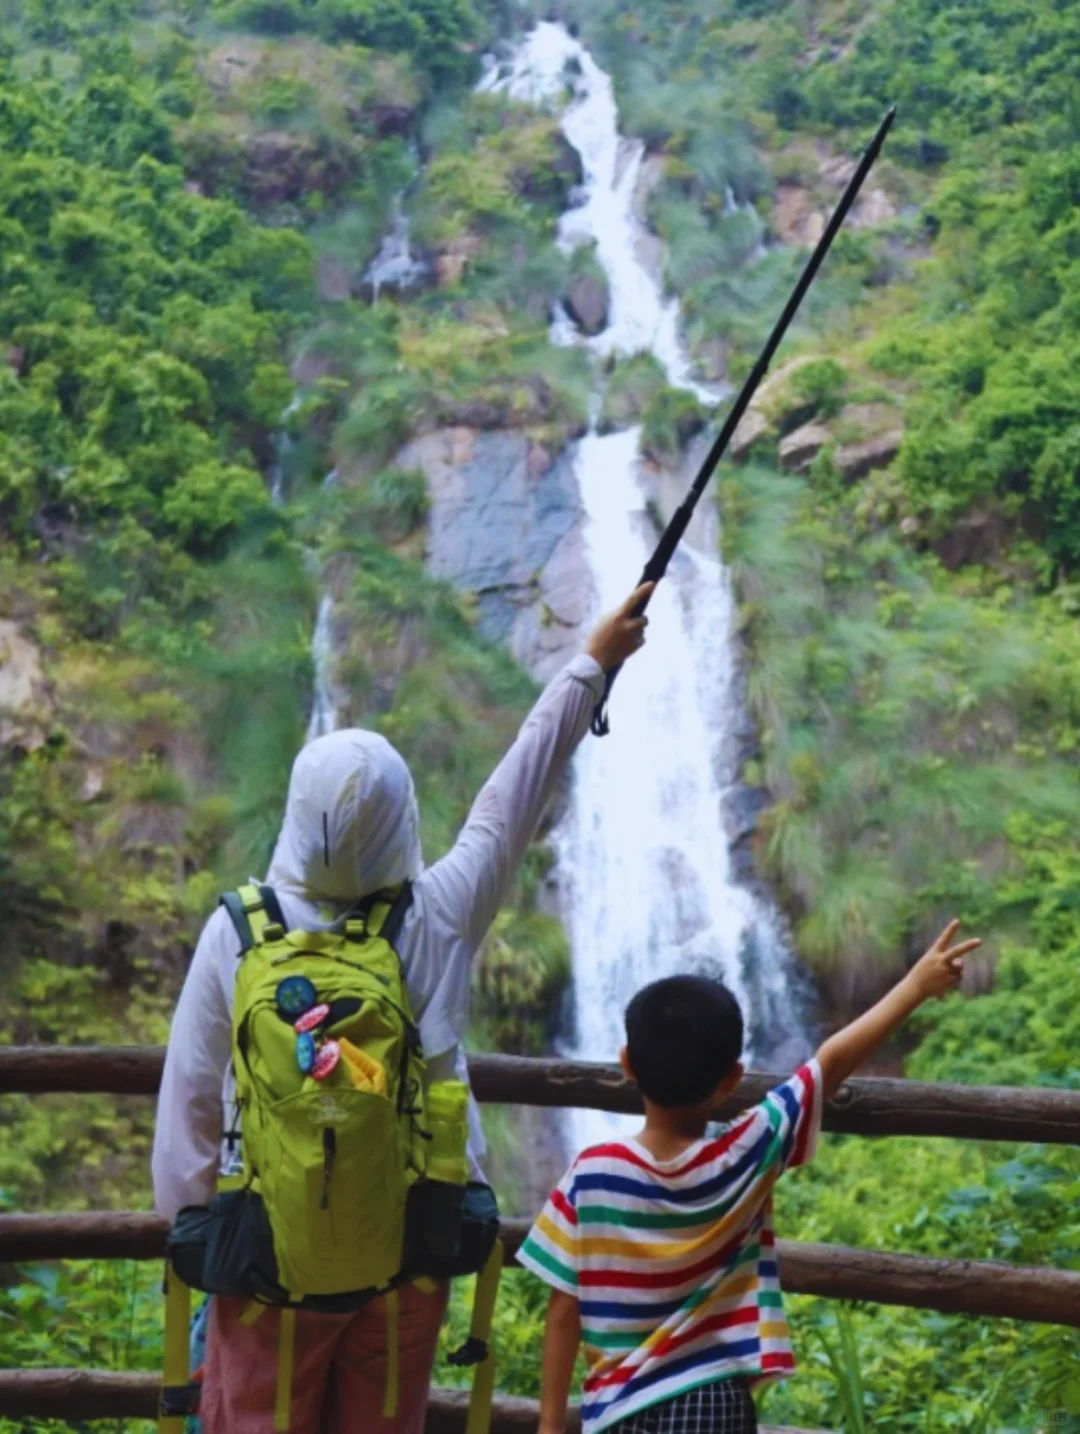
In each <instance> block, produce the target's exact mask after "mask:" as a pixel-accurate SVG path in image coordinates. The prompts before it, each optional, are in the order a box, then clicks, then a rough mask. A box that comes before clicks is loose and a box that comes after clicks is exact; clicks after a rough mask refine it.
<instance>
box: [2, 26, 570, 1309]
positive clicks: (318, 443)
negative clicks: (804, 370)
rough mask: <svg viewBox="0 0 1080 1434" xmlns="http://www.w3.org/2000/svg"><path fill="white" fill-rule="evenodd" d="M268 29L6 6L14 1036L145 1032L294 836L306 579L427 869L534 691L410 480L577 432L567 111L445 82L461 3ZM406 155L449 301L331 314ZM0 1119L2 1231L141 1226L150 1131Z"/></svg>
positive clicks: (557, 977) (5, 374) (131, 1036)
mask: <svg viewBox="0 0 1080 1434" xmlns="http://www.w3.org/2000/svg"><path fill="white" fill-rule="evenodd" d="M270 8H272V7H263V15H262V19H261V20H260V21H259V25H258V26H257V27H255V30H256V33H251V32H250V31H248V32H245V31H242V30H232V31H230V30H226V29H224V28H222V26H223V24H224V23H226V22H227V23H228V24H230V25H239V24H240V23H241V20H242V17H241V16H240V14H239V9H238V8H237V7H233V8H232V9H231V10H229V11H228V13H226V7H210V6H208V5H206V4H200V3H195V0H193V3H189V4H187V5H185V6H182V7H179V9H178V10H172V9H166V8H165V7H163V6H159V5H157V4H154V3H145V4H142V3H134V0H133V3H131V4H130V5H121V6H119V7H118V6H117V5H115V4H112V3H109V4H106V3H101V4H95V5H88V6H85V7H81V8H80V9H79V11H78V13H77V14H71V15H69V14H68V13H67V12H63V11H62V10H61V9H60V7H57V6H54V5H51V4H49V3H46V0H41V3H39V4H36V5H33V6H28V7H21V6H0V27H6V28H0V34H2V36H3V39H4V45H3V46H2V47H0V50H2V58H0V136H2V137H3V139H4V146H3V148H4V154H3V158H2V160H0V169H2V171H3V173H2V179H3V183H2V185H0V193H2V196H3V198H2V200H0V225H2V226H3V240H4V241H3V243H2V244H0V270H2V281H3V282H2V290H3V293H2V297H0V358H2V359H3V362H2V363H0V419H2V422H0V429H2V436H0V515H2V517H3V527H4V540H3V545H2V547H0V616H2V618H3V621H4V624H5V626H4V628H3V638H2V640H3V642H4V643H5V644H6V643H7V642H8V641H9V638H8V636H7V633H8V632H9V630H10V631H11V632H13V633H14V634H16V637H17V641H18V643H19V644H21V649H20V651H22V652H23V657H22V659H21V660H23V661H25V662H28V663H29V666H28V667H27V672H28V673H29V677H28V679H27V680H28V681H29V683H30V686H31V688H32V689H33V690H32V693H31V697H32V701H31V702H30V703H29V704H28V705H27V704H24V709H25V710H23V711H22V712H21V713H20V714H17V715H16V717H15V718H14V719H13V720H12V721H11V722H10V723H8V722H7V719H6V717H5V724H6V725H5V727H4V737H3V740H4V744H5V745H4V747H3V749H2V755H0V841H2V854H0V904H2V905H3V907H4V910H5V915H6V920H5V927H4V932H3V960H4V962H5V968H6V979H5V990H4V996H3V1000H2V1001H0V1038H3V1039H5V1040H15V1041H24V1042H34V1041H61V1042H65V1041H67V1042H128V1041H161V1040H163V1039H164V1037H165V1035H166V1032H167V1020H168V1013H169V1011H170V1009H171V1006H172V1003H173V1001H174V999H175V993H176V990H177V988H178V984H179V980H180V978H181V975H182V971H183V967H184V964H185V961H186V958H187V957H188V955H189V953H190V951H191V947H192V942H193V940H194V937H195V935H196V933H197V931H198V929H199V925H200V924H201V922H202V920H203V919H204V917H205V914H206V912H207V911H208V910H209V909H210V908H211V907H212V905H213V903H214V901H215V900H216V897H217V894H218V892H219V891H220V890H221V889H222V887H223V886H224V885H226V884H227V883H231V882H235V880H236V879H237V877H238V875H243V874H246V873H247V872H249V871H251V870H259V869H262V868H263V866H264V864H265V860H266V857H267V854H268V851H269V847H270V843H271V842H272V840H273V836H274V833H275V831H276V826H277V822H278V819H279V814H280V810H281V803H282V799H283V796H284V790H285V784H286V781H287V778H288V772H289V767H290V765H291V761H292V757H293V755H294V754H295V751H296V750H297V747H298V746H299V744H300V742H301V741H302V738H303V732H304V723H305V713H306V708H307V706H308V704H309V701H310V686H311V663H310V652H309V649H310V633H311V628H312V623H313V620H314V611H315V605H316V596H317V591H318V583H317V580H316V572H315V570H314V564H313V558H315V559H317V560H318V562H319V564H320V565H321V566H322V568H323V579H324V580H325V581H329V582H330V584H331V586H332V588H333V591H334V594H335V608H336V613H337V616H338V620H339V621H338V625H339V627H340V628H341V629H342V630H343V631H344V630H345V629H346V628H347V630H348V632H349V634H350V636H349V640H348V643H347V644H346V645H345V647H344V649H343V650H342V651H341V653H340V654H339V657H340V662H339V667H340V672H339V674H338V677H339V680H340V682H341V683H343V684H344V685H345V687H346V688H347V690H348V694H349V711H348V717H349V719H351V720H355V721H358V722H367V723H371V724H372V725H375V726H378V727H379V728H380V729H381V730H384V731H385V732H387V734H388V735H389V736H391V737H392V739H393V740H394V741H395V742H397V743H398V744H399V746H400V747H401V749H402V750H403V752H404V753H405V755H406V757H407V758H408V760H409V761H410V764H411V765H412V767H413V769H414V772H415V774H416V778H417V785H418V789H419V792H420V797H421V802H422V805H423V809H424V823H425V826H424V836H425V840H426V842H427V846H428V850H429V852H434V851H437V850H439V849H444V848H445V847H446V846H447V845H448V844H449V843H450V841H451V840H452V839H453V836H454V835H455V833H456V831H457V829H458V827H459V825H460V823H461V820H462V819H463V817H464V815H465V812H466V810H467V808H468V805H469V803H470V802H471V800H472V798H473V796H474V795H475V793H476V791H477V790H478V788H479V786H480V784H481V782H482V780H483V779H484V777H485V776H486V775H487V773H488V772H489V771H490V769H491V767H492V766H493V765H494V762H495V761H496V759H497V757H498V756H499V754H500V753H501V751H502V749H503V748H504V747H505V745H506V744H507V742H508V741H509V740H510V737H511V736H512V734H513V731H514V729H515V727H516V724H517V722H518V721H519V720H520V717H521V715H522V714H523V712H524V711H525V709H526V707H527V705H528V703H529V701H530V700H531V697H532V695H533V691H534V689H533V687H532V685H531V684H530V683H529V682H528V681H527V680H526V679H524V677H523V676H522V674H521V673H520V672H519V671H518V670H517V669H516V668H515V667H514V665H513V664H512V663H511V662H510V660H509V659H508V658H506V657H505V656H504V655H503V654H501V653H498V652H496V651H494V650H492V649H491V648H490V647H489V646H488V645H487V644H485V643H484V642H482V641H480V640H479V639H478V638H477V636H476V634H475V632H474V630H473V627H472V624H471V616H470V612H469V610H468V607H467V605H466V604H464V603H463V602H462V601H461V600H460V599H458V598H456V597H455V596H454V595H452V594H451V593H450V592H449V591H448V590H447V589H446V588H445V587H443V586H440V585H438V584H435V583H432V582H430V581H429V580H428V579H427V578H426V577H425V575H424V574H423V572H422V569H421V567H420V563H419V561H418V556H417V553H418V546H417V541H416V535H417V531H418V528H419V527H420V525H422V523H423V521H424V518H425V515H426V511H427V493H426V487H425V483H424V479H423V476H422V475H421V474H418V473H415V472H405V471H401V470H400V468H398V467H397V466H396V465H395V462H394V459H395V456H396V453H397V450H398V448H399V447H400V445H401V444H402V443H403V442H404V441H405V440H406V439H407V438H409V437H411V436H412V435H413V434H415V433H416V432H417V431H418V430H420V429H422V428H423V427H424V426H425V425H428V426H430V425H433V424H437V423H446V422H468V423H473V424H476V425H478V426H485V425H488V426H491V425H497V424H504V423H505V424H509V425H517V426H524V427H526V428H528V429H529V430H530V432H532V434H533V435H534V436H535V437H536V438H538V439H540V440H542V441H546V442H549V443H551V444H552V445H553V446H556V445H558V444H559V443H561V442H562V441H563V440H564V438H565V435H566V434H567V433H568V432H570V431H572V430H574V429H576V428H578V427H580V425H581V423H582V422H583V414H584V409H583V398H582V385H581V383H580V378H581V374H582V371H581V365H580V361H579V360H578V358H577V356H575V355H569V354H556V353H553V352H552V351H551V350H550V348H549V346H548V345H547V342H546V332H545V317H546V313H547V310H548V307H549V305H550V303H551V302H552V300H553V297H554V295H555V294H557V293H558V292H559V291H560V288H561V286H562V284H563V282H564V277H565V261H564V260H563V259H562V257H561V256H560V255H559V254H558V251H557V250H556V249H555V246H554V243H553V238H554V220H555V215H556V213H557V212H558V207H559V205H560V204H561V202H562V196H563V194H564V192H565V188H566V185H567V184H568V183H570V182H572V180H573V178H574V176H575V173H576V171H573V169H572V167H569V168H568V166H567V158H566V154H565V152H564V151H563V150H562V149H561V148H560V146H559V144H558V142H557V139H556V131H555V127H554V125H553V123H552V121H551V120H550V119H548V118H546V117H543V116H538V115H535V114H534V113H532V112H531V111H528V110H527V109H525V108H524V107H522V106H517V105H513V104H511V103H510V102H507V101H503V100H496V99H482V98H479V97H474V96H472V95H471V93H470V92H469V91H468V90H466V89H464V88H463V83H464V82H466V81H467V80H468V79H469V77H470V75H471V73H472V71H473V70H474V69H475V67H476V58H475V55H473V56H472V57H471V58H470V51H469V49H468V46H469V44H472V43H473V42H474V41H475V40H476V38H477V37H478V35H479V31H478V29H477V25H478V21H477V20H476V17H475V16H472V15H471V12H469V11H468V10H467V8H466V7H455V5H454V4H452V3H448V4H447V5H446V6H437V5H429V6H427V7H418V8H416V9H414V10H411V11H410V10H409V9H408V7H407V6H402V7H401V9H400V15H399V18H400V19H401V24H402V27H403V28H400V29H399V30H397V31H394V32H393V33H391V32H390V30H388V29H386V28H385V27H386V26H387V25H389V23H390V22H389V12H387V11H386V10H385V8H383V9H381V10H380V11H379V13H378V14H377V15H376V13H375V11H374V10H370V11H367V12H365V11H364V10H363V7H362V6H360V5H353V6H350V5H347V4H339V5H337V6H330V5H322V6H320V7H318V13H317V14H315V13H314V11H313V10H312V9H311V8H310V7H303V6H294V7H287V6H286V7H282V8H283V10H287V9H290V8H291V10H292V11H294V12H295V14H294V19H296V20H297V24H296V25H295V26H293V27H292V30H293V31H294V32H290V33H289V34H288V35H287V36H286V35H285V33H284V29H282V28H281V27H279V29H278V30H277V31H275V33H273V34H269V33H267V32H266V25H267V23H269V22H268V20H267V16H268V14H269V9H270ZM365 15H366V17H367V18H366V19H365ZM255 18H257V17H252V24H253V26H254V19H255ZM421 20H422V21H423V24H424V25H426V26H427V27H428V29H427V32H426V33H427V39H426V40H424V39H417V34H418V33H419V32H418V31H417V29H416V27H417V25H419V24H420V22H421ZM369 24H374V25H375V26H376V31H377V33H376V31H370V30H364V28H363V27H364V25H369ZM379 26H382V27H383V29H379V28H378V27H379ZM328 27H329V28H328ZM335 27H336V28H335ZM410 27H412V28H411V29H410ZM463 27H464V28H463ZM270 28H271V29H273V26H272V25H271V26H270ZM331 29H333V31H334V33H333V36H331V39H332V43H327V39H328V36H330V31H331ZM466 30H467V31H468V34H467V35H466V33H465V32H466ZM410 36H411V38H410ZM373 47H379V48H373ZM440 57H441V58H440ZM421 141H422V142H423V144H424V146H425V147H426V150H427V152H428V155H429V157H430V162H429V164H428V166H427V168H426V170H425V171H424V175H423V179H422V182H421V183H420V184H419V186H418V187H416V189H415V191H414V193H413V195H412V201H413V202H414V203H415V209H416V213H417V216H418V218H417V229H418V231H419V232H420V236H421V242H422V243H423V245H424V252H425V254H426V257H427V259H428V263H429V268H430V270H431V277H432V283H431V286H430V287H429V288H428V289H426V290H423V291H421V292H420V293H418V294H416V295H415V296H413V297H412V298H411V300H410V301H409V302H403V301H401V299H400V298H398V297H396V296H391V297H389V298H388V299H385V300H380V302H379V303H378V304H377V305H374V306H372V305H371V304H369V303H368V302H366V301H360V300H353V299H351V298H348V297H345V298H337V297H334V292H331V291H333V284H332V283H331V282H330V281H329V280H328V278H327V275H328V274H329V275H331V277H332V276H333V272H334V271H333V265H334V264H335V263H336V264H339V265H342V264H344V265H345V267H346V272H345V281H346V290H347V291H349V292H352V293H356V294H359V293H360V278H361V276H362V274H363V271H364V269H365V268H366V267H367V264H368V262H369V261H370V259H371V258H372V257H373V254H374V252H375V250H376V249H377V247H378V244H379V241H380V237H381V234H382V232H383V230H384V227H385V224H386V222H387V218H388V214H389V211H390V207H391V201H392V198H393V195H394V193H395V192H396V191H397V190H399V189H400V188H401V187H402V186H403V185H406V184H408V183H410V182H413V181H414V180H415V179H416V176H417V165H416V159H415V157H414V156H415V148H416V146H417V145H418V144H419V143H420V142H421ZM478 152H479V154H480V158H481V162H478V161H477V153H478ZM466 157H468V165H466V164H465V159H466ZM511 257H512V258H513V260H514V262H513V263H511V262H510V259H511ZM458 261H460V262H458ZM435 280H437V282H434V281H435ZM297 355H298V358H297ZM293 359H296V372H295V376H294V375H293V374H291V373H290V360H293ZM309 376H310V377H309ZM297 382H298V383H299V389H298V391H296V396H297V398H298V400H299V401H298V402H297V403H294V404H292V406H291V407H289V405H290V400H291V399H292V398H293V395H294V386H295V385H296V384H297ZM287 408H288V413H286V410H287ZM335 460H336V461H338V462H339V465H340V467H341V470H342V473H343V479H342V483H341V486H340V488H339V490H338V491H337V492H336V493H334V494H332V495H323V494H322V493H321V492H320V490H319V489H318V487H317V485H316V484H315V482H314V481H313V480H315V479H317V478H320V477H321V476H322V475H323V474H324V473H325V472H326V470H327V468H328V467H329V466H330V464H331V463H332V462H333V461H335ZM275 475H276V477H275ZM272 480H273V481H275V482H278V483H279V484H280V488H281V489H282V490H283V492H284V494H285V495H286V496H287V498H288V500H289V501H288V503H287V505H284V504H280V503H279V504H275V503H274V502H273V501H272V499H271V494H270V488H271V481H272ZM421 546H422V545H421ZM4 650H5V652H6V650H7V649H6V647H5V648H4ZM26 654H29V657H27V656H26ZM9 728H10V731H9ZM515 902H516V906H515V907H514V908H513V910H512V911H511V912H510V913H508V915H507V918H506V919H505V920H504V921H503V922H502V924H501V927H500V935H499V938H498V943H497V948H496V949H497V951H498V953H499V957H500V959H504V960H505V959H506V957H507V953H513V952H520V950H521V946H522V943H525V942H529V943H530V945H531V943H532V942H533V940H534V939H537V940H539V942H540V944H541V946H542V948H543V950H544V951H545V952H548V953H550V959H549V958H548V957H547V956H545V958H544V961H545V963H546V964H544V967H543V972H542V973H541V974H540V975H538V976H537V977H536V980H539V982H540V987H541V988H542V990H543V991H544V992H547V991H548V987H547V986H546V985H545V984H544V983H545V982H547V981H549V980H550V981H554V982H558V981H561V980H562V979H563V977H564V972H565V963H564V959H563V958H562V956H561V954H560V953H561V947H560V944H559V938H558V935H557V933H556V932H553V931H552V929H551V928H552V923H551V922H550V921H549V920H548V919H547V918H544V917H541V916H539V915H538V914H536V913H535V911H534V910H533V905H532V901H531V898H530V897H529V895H528V892H527V890H526V889H525V887H524V886H523V887H522V889H521V892H520V893H519V894H518V896H517V897H516V898H515ZM515 913H516V914H515ZM530 980H533V978H530ZM530 989H532V988H531V986H530ZM553 999H554V998H553V997H552V996H551V995H550V994H544V995H542V997H541V996H538V997H537V1001H538V1003H539V1004H538V1005H537V1009H536V1014H535V1016H534V1017H532V1018H530V1019H531V1020H533V1022H534V1024H533V1026H530V1031H531V1032H532V1034H530V1035H529V1036H528V1040H529V1041H531V1042H535V1040H536V1039H537V1038H538V1037H537V1035H536V1031H537V1030H539V1029H540V1027H542V1026H544V1025H545V1023H546V1022H549V1021H550V1006H551V1001H552V1000H553ZM493 1014H495V1015H497V1014H498V1010H497V1008H493ZM536 1023H539V1025H537V1024H536ZM505 1038H506V1039H508V1040H512V1041H518V1040H520V1039H525V1037H524V1036H522V1035H521V1034H520V1033H516V1034H506V1036H505ZM0 1118H2V1120H3V1124H4V1129H5V1136H6V1138H5V1141H4V1142H3V1145H4V1155H3V1157H2V1159H0V1190H2V1191H3V1198H4V1199H5V1200H6V1201H8V1202H9V1203H14V1204H15V1205H17V1206H19V1207H22V1208H33V1207H40V1206H53V1207H60V1208H63V1207H65V1206H67V1207H70V1206H72V1205H81V1206H95V1205H96V1206H101V1205H106V1204H121V1205H130V1204H132V1203H140V1204H145V1203H146V1201H147V1199H148V1192H147V1190H146V1180H145V1162H146V1150H147V1139H148V1133H149V1126H150V1120H151V1112H150V1110H149V1109H148V1108H147V1105H146V1103H145V1102H130V1103H117V1102H112V1101H107V1100H104V1099H101V1100H98V1099H96V1098H95V1099H88V1100H87V1101H86V1102H85V1104H79V1105H75V1104H72V1103H71V1102H70V1101H63V1100H59V1099H57V1100H40V1101H39V1100H35V1101H29V1100H18V1099H11V1100H8V1101H5V1102H4V1110H3V1113H2V1117H0ZM95 1278H96V1277H95ZM76 1287H77V1288H80V1289H81V1288H82V1285H81V1283H79V1282H78V1281H77V1282H76Z"/></svg>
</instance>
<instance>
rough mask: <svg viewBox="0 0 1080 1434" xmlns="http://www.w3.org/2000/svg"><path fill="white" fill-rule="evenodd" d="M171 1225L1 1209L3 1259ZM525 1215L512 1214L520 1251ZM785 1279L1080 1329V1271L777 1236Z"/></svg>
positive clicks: (806, 1286) (109, 1250) (137, 1249)
mask: <svg viewBox="0 0 1080 1434" xmlns="http://www.w3.org/2000/svg"><path fill="white" fill-rule="evenodd" d="M167 1228H168V1227H167V1225H166V1224H165V1222H164V1221H163V1220H159V1219H158V1218H157V1216H155V1215H143V1214H135V1213H115V1214H72V1215H2V1216H0V1264H2V1263H5V1262H8V1263H12V1264H15V1263H24V1262H27V1261H31V1260H60V1259H69V1260H79V1259H126V1260H156V1259H160V1258H161V1257H162V1256H163V1255H164V1251H165V1233H166V1230H167ZM527 1230H528V1222H527V1221H524V1220H506V1221H504V1222H503V1237H504V1240H505V1242H506V1246H507V1250H508V1252H509V1253H510V1254H512V1255H513V1254H516V1253H517V1250H518V1249H519V1247H520V1245H521V1243H522V1241H523V1240H524V1238H525V1235H526V1232H527ZM777 1255H778V1258H779V1262H780V1279H781V1283H782V1284H783V1287H784V1288H785V1289H786V1290H788V1291H789V1292H790V1293H791V1294H802V1295H820V1296H823V1297H825V1298H827V1299H839V1300H870V1301H873V1302H874V1303H876V1304H889V1305H906V1306H909V1307H910V1308H913V1309H928V1310H938V1311H940V1312H941V1313H943V1314H963V1315H975V1316H989V1317H991V1318H1004V1319H1022V1320H1030V1321H1032V1322H1034V1323H1038V1324H1061V1325H1071V1326H1073V1327H1074V1328H1078V1329H1080V1272H1077V1273H1073V1272H1071V1271H1067V1270H1051V1269H1036V1268H1032V1267H1030V1266H1024V1265H1007V1264H1004V1263H1001V1262H999V1261H994V1260H947V1259H932V1258H928V1257H927V1256H924V1255H895V1254H891V1253H889V1252H886V1251H884V1250H861V1249H854V1248H851V1247H849V1246H846V1245H814V1244H800V1243H797V1242H796V1241H793V1240H779V1241H777Z"/></svg>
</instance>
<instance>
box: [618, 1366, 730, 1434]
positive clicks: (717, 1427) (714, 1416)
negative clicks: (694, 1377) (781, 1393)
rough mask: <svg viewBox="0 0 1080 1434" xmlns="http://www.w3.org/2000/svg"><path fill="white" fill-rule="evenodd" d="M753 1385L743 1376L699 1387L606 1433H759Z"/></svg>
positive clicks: (650, 1408) (626, 1420)
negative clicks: (752, 1393) (751, 1389)
mask: <svg viewBox="0 0 1080 1434" xmlns="http://www.w3.org/2000/svg"><path fill="white" fill-rule="evenodd" d="M757 1427H758V1422H757V1413H756V1411H755V1409H754V1400H753V1397H752V1396H751V1394H750V1382H749V1380H747V1379H746V1378H744V1377H743V1376H742V1375H737V1376H736V1377H735V1378H734V1379H718V1380H716V1381H715V1383H713V1384H699V1385H698V1387H697V1388H696V1389H688V1390H687V1391H686V1393H685V1394H677V1395H676V1396H675V1398H674V1399H665V1400H664V1401H663V1403H661V1404H653V1405H650V1407H649V1408H648V1409H643V1410H642V1411H641V1413H640V1414H631V1415H630V1416H629V1417H628V1418H626V1419H620V1421H619V1422H618V1424H612V1425H611V1426H610V1427H609V1428H608V1429H607V1430H606V1431H605V1434H757Z"/></svg>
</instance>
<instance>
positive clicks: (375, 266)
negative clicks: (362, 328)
mask: <svg viewBox="0 0 1080 1434" xmlns="http://www.w3.org/2000/svg"><path fill="white" fill-rule="evenodd" d="M426 273H427V268H426V266H425V265H424V264H423V262H422V261H421V260H419V259H417V258H416V257H415V256H414V255H413V252H412V250H411V248H410V247H409V216H408V215H407V214H406V213H405V211H404V210H403V209H402V207H401V199H400V197H398V198H396V199H395V200H394V207H393V214H392V216H391V223H390V229H389V230H388V232H387V233H386V235H385V236H384V238H383V241H382V246H381V247H380V249H379V252H378V253H377V254H376V255H375V258H374V259H372V261H371V263H370V264H369V265H368V268H367V271H366V273H365V274H364V279H365V280H366V281H367V283H369V284H370V285H371V301H372V303H375V304H377V303H378V302H379V294H380V292H381V291H382V290H383V289H384V288H394V289H399V290H405V289H411V288H412V287H413V286H414V285H415V284H418V283H419V282H420V280H421V279H422V278H423V277H424V275H425V274H426Z"/></svg>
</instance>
